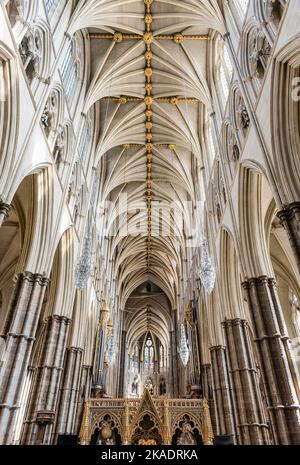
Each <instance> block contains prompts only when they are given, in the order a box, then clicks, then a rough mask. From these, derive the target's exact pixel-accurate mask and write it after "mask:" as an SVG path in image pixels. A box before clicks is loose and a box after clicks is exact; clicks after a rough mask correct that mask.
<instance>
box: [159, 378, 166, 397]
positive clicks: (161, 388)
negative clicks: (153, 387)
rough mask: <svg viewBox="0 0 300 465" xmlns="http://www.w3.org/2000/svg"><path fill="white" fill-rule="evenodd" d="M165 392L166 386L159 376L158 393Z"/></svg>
mask: <svg viewBox="0 0 300 465" xmlns="http://www.w3.org/2000/svg"><path fill="white" fill-rule="evenodd" d="M166 393H167V386H166V382H165V379H164V378H161V380H160V383H159V395H160V396H164V395H165V394H166Z"/></svg>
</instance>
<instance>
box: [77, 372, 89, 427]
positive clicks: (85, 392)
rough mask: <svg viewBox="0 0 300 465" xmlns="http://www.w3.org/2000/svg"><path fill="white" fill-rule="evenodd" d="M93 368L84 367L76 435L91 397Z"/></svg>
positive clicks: (78, 402) (78, 403) (78, 401)
mask: <svg viewBox="0 0 300 465" xmlns="http://www.w3.org/2000/svg"><path fill="white" fill-rule="evenodd" d="M91 387H92V366H91V365H82V370H81V380H80V388H79V395H78V400H77V405H76V421H75V434H78V433H79V430H80V426H81V422H82V414H83V408H84V403H85V402H86V401H87V400H88V399H89V398H90V397H91Z"/></svg>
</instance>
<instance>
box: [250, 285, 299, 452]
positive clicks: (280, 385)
mask: <svg viewBox="0 0 300 465" xmlns="http://www.w3.org/2000/svg"><path fill="white" fill-rule="evenodd" d="M243 287H244V289H245V291H246V295H247V300H248V304H249V309H250V314H251V318H252V326H253V331H254V337H255V342H256V345H257V348H258V354H259V358H260V366H261V368H262V372H263V377H264V382H265V386H266V395H267V403H268V409H269V412H270V418H271V421H272V426H273V432H274V435H275V440H276V443H277V444H300V412H299V401H298V398H297V388H298V386H299V375H298V371H297V368H296V366H295V363H294V361H293V357H292V354H291V349H290V345H289V338H288V336H287V330H286V326H285V323H284V318H283V315H282V309H281V304H280V301H279V297H278V292H277V287H276V281H275V280H274V279H273V278H268V277H266V276H262V277H259V278H252V279H249V280H248V281H246V282H245V283H243Z"/></svg>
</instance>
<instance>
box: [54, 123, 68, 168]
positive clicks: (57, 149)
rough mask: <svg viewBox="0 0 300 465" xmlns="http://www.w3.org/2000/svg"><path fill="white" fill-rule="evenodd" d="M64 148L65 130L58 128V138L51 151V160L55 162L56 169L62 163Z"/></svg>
mask: <svg viewBox="0 0 300 465" xmlns="http://www.w3.org/2000/svg"><path fill="white" fill-rule="evenodd" d="M65 146H66V128H60V129H59V131H58V136H57V138H56V141H55V146H54V150H53V158H54V160H55V164H56V166H57V168H59V166H60V164H61V163H62V162H63V161H64V154H65Z"/></svg>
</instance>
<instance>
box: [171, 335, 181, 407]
mask: <svg viewBox="0 0 300 465" xmlns="http://www.w3.org/2000/svg"><path fill="white" fill-rule="evenodd" d="M170 346H171V348H170V352H171V354H170V355H171V360H170V364H171V367H170V368H171V373H172V376H171V383H172V389H173V397H174V398H175V399H176V398H177V397H178V395H179V391H178V363H177V353H176V352H177V338H176V335H175V331H171V332H170Z"/></svg>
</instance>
